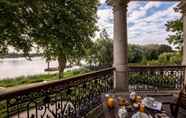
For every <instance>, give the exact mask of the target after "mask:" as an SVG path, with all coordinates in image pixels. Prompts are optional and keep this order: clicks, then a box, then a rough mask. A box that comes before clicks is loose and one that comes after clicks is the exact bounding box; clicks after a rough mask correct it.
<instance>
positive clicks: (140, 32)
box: [97, 0, 181, 45]
mask: <svg viewBox="0 0 186 118" xmlns="http://www.w3.org/2000/svg"><path fill="white" fill-rule="evenodd" d="M177 4H178V2H140V1H138V2H136V1H135V2H130V3H129V4H128V12H127V22H128V42H129V43H130V44H141V45H145V44H168V42H167V41H166V38H167V37H168V35H169V34H170V32H167V31H166V27H165V24H166V22H167V21H170V20H174V19H178V18H180V17H181V14H180V13H176V12H175V11H174V9H173V8H175V7H176V6H177ZM97 15H98V23H97V24H98V26H99V29H100V30H102V29H106V31H107V32H108V34H109V36H110V37H111V38H112V37H113V11H112V7H111V6H108V5H107V4H106V3H105V0H100V6H99V8H98V12H97Z"/></svg>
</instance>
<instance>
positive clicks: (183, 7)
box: [177, 0, 186, 15]
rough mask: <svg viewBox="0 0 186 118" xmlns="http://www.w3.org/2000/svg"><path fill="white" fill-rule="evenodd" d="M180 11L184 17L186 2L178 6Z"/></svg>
mask: <svg viewBox="0 0 186 118" xmlns="http://www.w3.org/2000/svg"><path fill="white" fill-rule="evenodd" d="M177 8H178V11H180V12H181V13H183V14H184V15H186V1H183V0H182V1H181V2H180V3H179V4H178V6H177Z"/></svg>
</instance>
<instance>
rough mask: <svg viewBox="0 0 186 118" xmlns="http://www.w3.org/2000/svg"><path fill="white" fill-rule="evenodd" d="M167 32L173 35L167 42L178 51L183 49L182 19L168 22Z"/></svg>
mask: <svg viewBox="0 0 186 118" xmlns="http://www.w3.org/2000/svg"><path fill="white" fill-rule="evenodd" d="M166 27H167V31H168V32H171V33H173V34H170V35H169V36H168V38H167V41H168V42H169V43H170V44H172V45H174V46H175V47H176V48H177V49H178V50H182V48H183V21H182V19H177V20H172V21H168V22H167V24H166Z"/></svg>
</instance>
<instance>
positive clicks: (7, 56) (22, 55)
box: [0, 53, 42, 59]
mask: <svg viewBox="0 0 186 118" xmlns="http://www.w3.org/2000/svg"><path fill="white" fill-rule="evenodd" d="M29 56H30V57H41V56H42V54H38V53H33V54H29ZM24 57H25V55H24V54H17V53H9V54H6V55H1V56H0V58H2V59H4V58H5V59H6V58H24Z"/></svg>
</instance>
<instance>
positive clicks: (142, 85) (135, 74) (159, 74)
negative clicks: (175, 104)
mask: <svg viewBox="0 0 186 118" xmlns="http://www.w3.org/2000/svg"><path fill="white" fill-rule="evenodd" d="M184 73H185V66H131V67H129V89H130V90H135V91H144V90H145V91H149V90H150V91H159V90H179V89H180V88H182V87H183V83H184Z"/></svg>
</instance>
